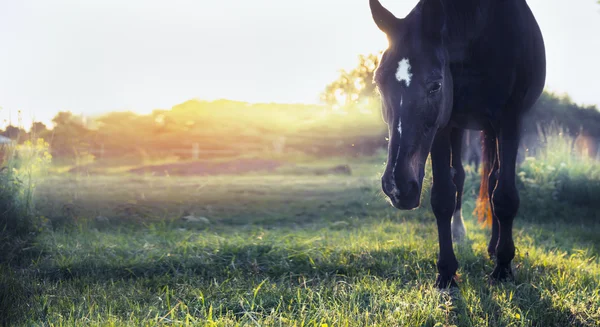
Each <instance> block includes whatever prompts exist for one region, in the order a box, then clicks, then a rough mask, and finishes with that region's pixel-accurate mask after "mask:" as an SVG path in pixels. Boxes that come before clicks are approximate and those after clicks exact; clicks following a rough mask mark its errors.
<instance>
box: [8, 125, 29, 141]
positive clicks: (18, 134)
mask: <svg viewBox="0 0 600 327" xmlns="http://www.w3.org/2000/svg"><path fill="white" fill-rule="evenodd" d="M2 135H3V136H6V137H8V138H9V139H11V140H16V141H19V140H23V139H24V138H25V137H26V136H27V132H26V131H25V130H24V129H22V128H20V127H16V126H13V125H8V126H6V130H4V132H3V133H2Z"/></svg>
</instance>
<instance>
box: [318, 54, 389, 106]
mask: <svg viewBox="0 0 600 327" xmlns="http://www.w3.org/2000/svg"><path fill="white" fill-rule="evenodd" d="M378 64H379V57H378V55H376V54H369V55H360V56H359V57H358V65H357V67H356V68H354V69H352V70H351V71H345V70H341V71H340V77H338V79H337V80H335V81H333V82H332V83H331V84H329V85H327V86H326V87H325V91H323V93H322V94H321V100H322V101H323V102H324V103H326V104H328V105H338V106H344V105H348V104H351V103H355V102H357V101H358V100H359V99H363V98H370V97H373V96H375V95H376V92H377V91H376V88H375V84H373V73H374V72H375V68H377V65H378Z"/></svg>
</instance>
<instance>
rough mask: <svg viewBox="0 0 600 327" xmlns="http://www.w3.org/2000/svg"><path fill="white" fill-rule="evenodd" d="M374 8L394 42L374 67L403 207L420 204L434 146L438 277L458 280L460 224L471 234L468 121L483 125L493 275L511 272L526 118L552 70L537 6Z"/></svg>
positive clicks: (494, 0) (441, 0)
mask: <svg viewBox="0 0 600 327" xmlns="http://www.w3.org/2000/svg"><path fill="white" fill-rule="evenodd" d="M370 7H371V13H372V15H373V19H374V20H375V23H376V24H377V26H378V27H379V29H381V30H382V31H383V32H385V33H386V35H387V37H388V40H389V47H388V49H387V50H386V51H385V52H384V53H383V55H382V57H381V61H380V64H379V67H378V68H377V71H376V73H375V82H376V83H377V86H378V88H379V91H380V93H381V97H382V103H383V106H382V107H383V108H382V109H383V117H384V120H385V122H386V123H387V125H388V130H389V139H390V141H389V146H388V158H387V166H386V169H385V172H384V174H383V177H382V188H383V192H384V193H385V194H386V195H387V196H388V197H389V200H390V202H391V203H392V205H393V206H394V207H396V208H398V209H405V210H408V209H414V208H416V207H418V206H419V202H420V194H421V187H422V182H423V176H424V170H425V161H426V160H427V157H428V155H429V153H431V164H432V171H433V185H432V187H431V207H432V209H433V213H434V214H435V217H436V221H437V227H438V235H439V245H440V252H439V256H438V262H437V268H438V273H439V274H438V277H437V281H436V283H435V285H436V286H437V287H440V288H445V287H448V286H455V285H456V283H455V281H454V276H455V274H456V270H457V268H458V262H457V260H456V257H455V255H454V251H453V249H452V241H453V231H454V238H455V239H456V238H457V237H458V238H460V237H462V236H464V232H465V231H464V227H463V224H462V217H461V210H460V207H461V196H462V191H463V184H464V178H465V174H464V170H463V167H462V162H461V156H460V154H461V146H462V144H461V143H462V141H461V140H462V135H463V131H464V130H465V129H473V130H482V131H483V135H484V140H483V142H482V143H483V160H482V166H483V169H482V171H483V176H482V183H481V185H482V186H481V191H480V194H479V199H478V206H480V207H483V208H480V209H482V210H480V212H481V215H480V218H483V219H487V220H488V221H490V223H491V224H492V237H491V240H490V243H489V247H488V251H489V254H490V255H491V256H492V257H493V258H495V262H496V263H495V265H496V266H495V268H494V270H493V272H492V275H491V278H492V279H496V280H503V279H507V278H510V277H512V270H511V261H512V259H513V258H514V256H515V246H514V242H513V236H512V226H513V219H514V217H515V215H516V214H517V210H518V208H519V194H518V192H517V188H516V185H515V163H516V159H517V150H518V147H519V139H520V133H519V132H520V125H521V120H522V117H523V114H524V113H525V112H527V110H529V109H530V108H531V107H532V106H533V104H534V103H535V102H536V101H537V99H538V97H539V96H540V94H541V93H542V90H543V88H544V83H545V78H546V59H545V50H544V41H543V38H542V34H541V32H540V29H539V27H538V25H537V22H536V21H535V18H534V17H533V14H532V12H531V10H530V9H529V6H528V5H527V3H526V2H525V0H421V1H419V3H418V4H417V6H416V7H415V8H414V9H413V10H412V11H411V12H410V13H409V14H408V16H406V17H405V18H404V19H399V18H396V17H395V16H394V15H393V14H392V13H390V12H389V11H388V10H387V9H385V8H384V7H383V6H382V5H381V3H380V2H379V1H378V0H370ZM453 216H454V219H453ZM481 216H483V217H481ZM485 216H487V217H485ZM492 217H493V218H492Z"/></svg>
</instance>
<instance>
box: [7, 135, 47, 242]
mask: <svg viewBox="0 0 600 327" xmlns="http://www.w3.org/2000/svg"><path fill="white" fill-rule="evenodd" d="M50 161H51V156H50V153H49V151H48V144H47V143H46V142H44V140H41V139H38V140H37V141H36V142H35V143H32V142H31V141H27V142H25V143H24V144H22V145H17V146H9V147H7V148H5V151H4V158H3V163H4V164H3V167H2V168H1V172H0V213H1V215H0V231H2V233H3V238H4V237H6V235H16V236H21V235H24V234H27V233H29V232H32V231H36V230H37V229H39V228H41V223H42V222H41V221H35V219H36V217H35V212H34V208H35V207H34V202H33V200H34V191H35V186H36V185H35V181H36V180H37V178H39V177H40V176H42V175H43V174H44V173H45V172H46V169H47V168H48V166H49V164H50ZM38 220H39V219H38Z"/></svg>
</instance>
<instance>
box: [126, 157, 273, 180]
mask: <svg viewBox="0 0 600 327" xmlns="http://www.w3.org/2000/svg"><path fill="white" fill-rule="evenodd" d="M282 165H283V163H282V162H279V161H275V160H266V159H239V160H234V161H226V162H219V163H207V162H185V163H172V164H165V165H156V166H146V167H141V168H135V169H131V170H130V171H129V172H130V173H134V174H154V175H167V174H168V175H183V176H187V175H227V174H233V175H234V174H243V173H249V172H272V171H274V170H275V169H277V168H279V167H280V166H282Z"/></svg>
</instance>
